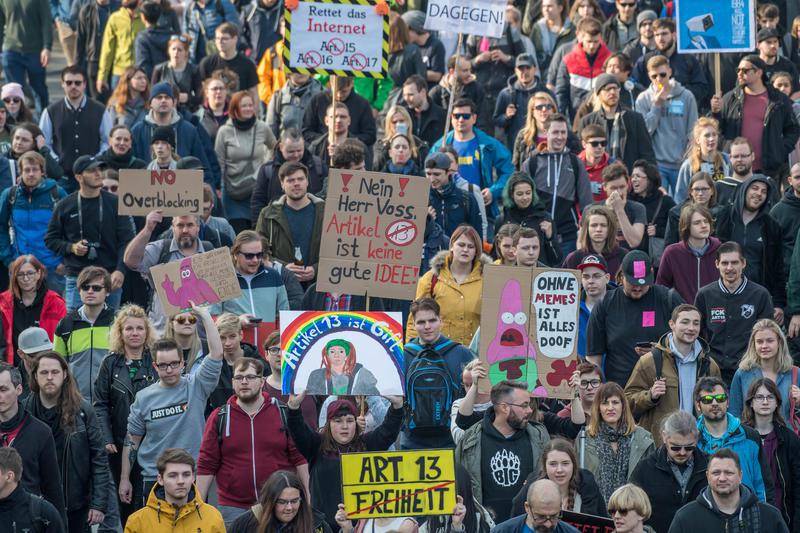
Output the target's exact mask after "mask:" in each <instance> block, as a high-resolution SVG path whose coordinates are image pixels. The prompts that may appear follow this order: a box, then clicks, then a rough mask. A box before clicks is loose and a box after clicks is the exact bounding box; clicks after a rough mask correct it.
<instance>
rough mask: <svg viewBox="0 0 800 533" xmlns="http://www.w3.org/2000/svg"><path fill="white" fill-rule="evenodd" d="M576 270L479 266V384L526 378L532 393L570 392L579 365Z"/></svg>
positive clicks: (561, 394) (549, 395) (565, 394)
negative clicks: (482, 368) (482, 373)
mask: <svg viewBox="0 0 800 533" xmlns="http://www.w3.org/2000/svg"><path fill="white" fill-rule="evenodd" d="M578 275H579V273H578V272H577V271H574V270H564V269H541V268H532V269H527V268H520V267H509V266H500V265H489V266H486V267H484V269H483V296H482V300H483V303H482V306H481V335H480V350H479V351H480V358H481V360H482V361H484V362H485V363H486V365H487V367H488V369H489V378H488V380H482V382H481V383H479V388H480V390H481V391H482V392H488V390H489V389H490V388H491V386H492V385H494V384H495V383H498V382H500V381H502V380H504V379H510V380H519V381H526V382H527V383H528V389H529V390H530V391H531V393H533V394H534V395H535V396H540V397H547V398H571V396H572V391H571V389H570V388H569V378H570V376H571V375H572V372H574V371H575V368H576V366H577V347H578V320H579V314H578V312H579V308H580V279H579V276H578Z"/></svg>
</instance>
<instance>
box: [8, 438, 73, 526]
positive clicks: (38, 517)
mask: <svg viewBox="0 0 800 533" xmlns="http://www.w3.org/2000/svg"><path fill="white" fill-rule="evenodd" d="M21 480H22V457H20V455H19V452H18V451H17V450H15V449H14V448H0V523H1V524H5V526H6V527H9V528H11V531H36V532H38V533H64V532H65V531H66V530H65V529H64V523H63V521H62V519H61V516H60V515H59V514H58V511H57V510H56V508H55V507H54V506H53V504H52V503H50V502H49V501H47V500H44V499H42V498H40V497H38V496H36V495H34V494H31V493H29V492H28V491H27V490H25V489H24V488H23V486H22V485H21V484H20V481H21Z"/></svg>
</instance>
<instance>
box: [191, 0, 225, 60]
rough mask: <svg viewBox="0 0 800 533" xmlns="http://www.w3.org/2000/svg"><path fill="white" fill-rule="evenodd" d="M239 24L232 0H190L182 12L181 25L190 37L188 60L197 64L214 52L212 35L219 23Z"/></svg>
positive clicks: (214, 33)
mask: <svg viewBox="0 0 800 533" xmlns="http://www.w3.org/2000/svg"><path fill="white" fill-rule="evenodd" d="M224 22H229V23H231V24H237V25H238V24H239V17H238V16H237V13H236V8H235V7H234V5H233V2H230V1H229V0H192V1H191V2H189V3H188V5H187V6H186V8H185V10H184V12H183V24H182V25H181V26H182V27H184V28H186V33H188V34H189V37H191V38H192V41H191V45H190V46H189V61H190V62H192V63H194V64H198V63H200V61H201V60H202V59H203V58H204V57H205V56H206V55H207V54H213V53H214V52H216V51H217V50H216V46H215V45H216V43H215V42H214V39H213V38H214V36H215V35H216V34H217V28H218V27H219V26H220V24H222V23H224Z"/></svg>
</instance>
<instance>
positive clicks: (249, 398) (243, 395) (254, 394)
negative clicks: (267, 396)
mask: <svg viewBox="0 0 800 533" xmlns="http://www.w3.org/2000/svg"><path fill="white" fill-rule="evenodd" d="M260 394H261V391H260V390H259V389H252V390H250V391H248V392H238V393H236V399H238V400H239V401H241V402H243V403H251V402H253V401H254V400H255V399H256V398H258V397H259V395H260Z"/></svg>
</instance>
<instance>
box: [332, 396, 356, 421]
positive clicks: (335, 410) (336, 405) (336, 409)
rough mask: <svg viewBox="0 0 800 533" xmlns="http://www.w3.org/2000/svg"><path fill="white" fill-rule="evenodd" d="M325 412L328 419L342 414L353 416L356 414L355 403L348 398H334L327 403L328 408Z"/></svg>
mask: <svg viewBox="0 0 800 533" xmlns="http://www.w3.org/2000/svg"><path fill="white" fill-rule="evenodd" d="M326 412H327V415H328V420H332V419H333V418H334V417H337V416H342V415H353V416H355V417H357V416H358V409H356V404H354V403H353V402H351V401H350V400H334V401H332V402H331V403H330V405H328V410H327V411H326Z"/></svg>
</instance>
